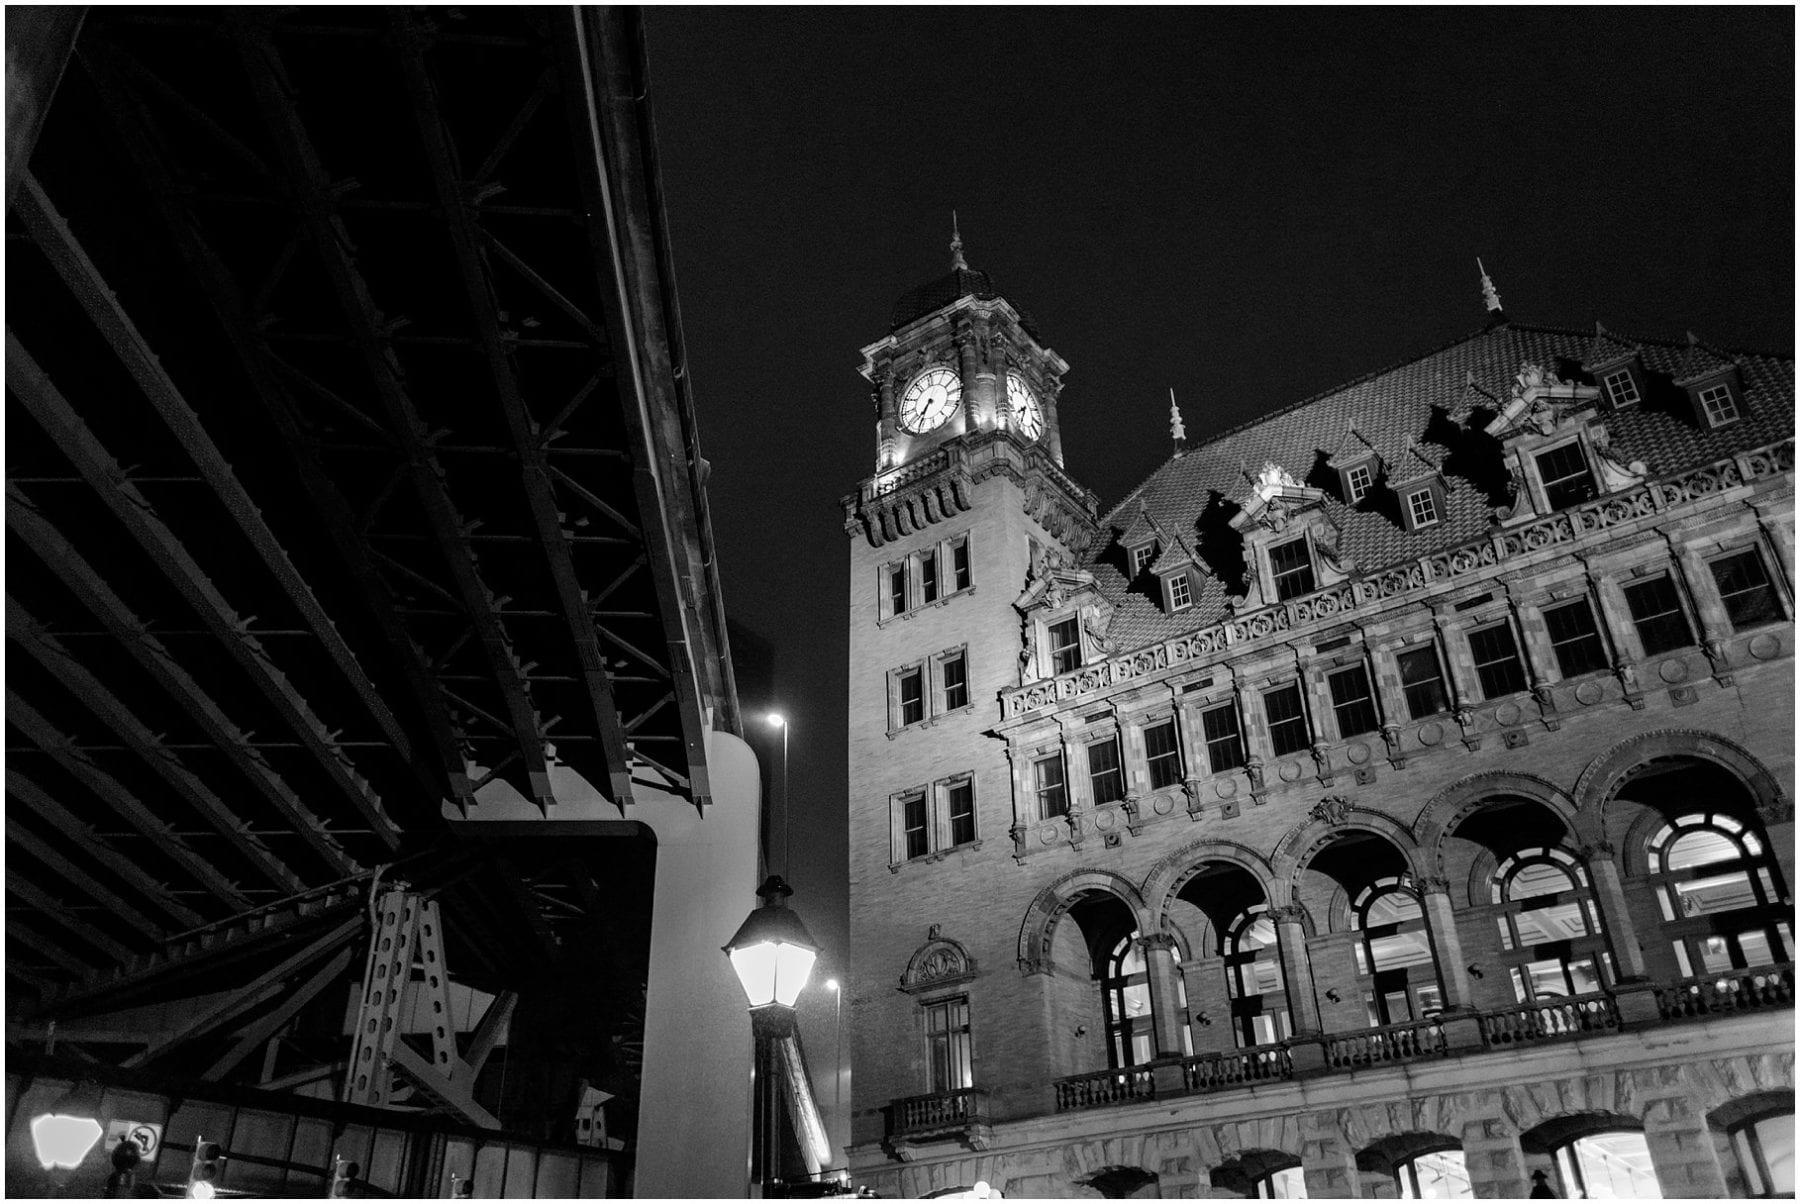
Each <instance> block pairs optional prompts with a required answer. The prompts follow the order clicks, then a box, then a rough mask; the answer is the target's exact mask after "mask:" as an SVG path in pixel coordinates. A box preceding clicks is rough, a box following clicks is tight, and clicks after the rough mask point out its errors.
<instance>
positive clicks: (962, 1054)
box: [924, 995, 975, 1094]
mask: <svg viewBox="0 0 1800 1204" xmlns="http://www.w3.org/2000/svg"><path fill="white" fill-rule="evenodd" d="M924 1011H925V1090H926V1091H928V1092H930V1093H932V1094H936V1093H938V1092H940V1091H960V1090H961V1089H962V1088H964V1087H967V1086H969V1085H970V1084H972V1083H973V1082H974V1081H975V1080H974V1075H973V1059H972V1058H971V1057H970V1056H969V997H968V996H967V995H958V996H955V997H954V998H951V999H940V1000H937V1001H935V1002H933V1003H928V1004H926V1005H925V1008H924Z"/></svg>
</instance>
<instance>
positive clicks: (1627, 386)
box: [1600, 365, 1643, 410]
mask: <svg viewBox="0 0 1800 1204" xmlns="http://www.w3.org/2000/svg"><path fill="white" fill-rule="evenodd" d="M1600 387H1601V388H1603V389H1605V390H1606V400H1607V403H1608V404H1609V405H1611V406H1612V407H1613V409H1615V410H1616V409H1618V408H1619V407H1620V406H1634V405H1636V404H1637V403H1638V402H1640V401H1642V400H1643V394H1641V393H1640V392H1638V383H1637V376H1636V374H1635V373H1633V372H1632V370H1631V367H1630V365H1624V366H1622V367H1618V368H1615V369H1613V370H1612V371H1611V372H1608V373H1606V374H1605V375H1604V376H1602V377H1601V378H1600Z"/></svg>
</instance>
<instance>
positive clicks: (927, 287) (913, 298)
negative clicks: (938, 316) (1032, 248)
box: [888, 268, 1044, 343]
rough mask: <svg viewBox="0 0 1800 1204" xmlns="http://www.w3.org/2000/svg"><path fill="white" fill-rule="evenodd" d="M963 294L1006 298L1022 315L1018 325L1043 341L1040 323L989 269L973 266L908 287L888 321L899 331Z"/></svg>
mask: <svg viewBox="0 0 1800 1204" xmlns="http://www.w3.org/2000/svg"><path fill="white" fill-rule="evenodd" d="M963 297H975V298H977V299H979V300H983V301H991V300H993V299H994V298H996V297H999V298H1000V299H1002V300H1004V301H1005V302H1006V303H1007V304H1008V305H1011V306H1012V307H1013V309H1014V310H1015V311H1016V312H1017V313H1018V315H1019V325H1021V326H1023V327H1024V328H1025V333H1026V334H1028V335H1030V336H1031V337H1032V338H1034V339H1036V340H1037V341H1038V342H1039V343H1042V342H1043V341H1044V338H1043V336H1042V335H1041V334H1039V333H1038V328H1037V323H1036V322H1034V321H1032V319H1031V315H1030V314H1028V313H1026V312H1025V311H1024V310H1023V309H1020V308H1019V305H1018V303H1017V302H1016V301H1014V300H1013V299H1012V298H1011V297H1007V296H1005V295H1004V294H1002V293H1001V292H1000V289H999V288H998V287H997V286H996V285H995V284H994V278H993V277H992V276H990V275H988V274H987V273H986V272H978V271H976V270H975V269H974V268H951V269H950V270H949V271H948V272H946V273H944V274H943V275H942V276H939V277H938V278H937V279H936V280H927V281H926V282H925V283H924V284H921V285H919V286H918V287H917V288H915V289H911V290H909V291H908V292H907V293H906V294H905V295H904V296H902V297H901V298H900V300H898V301H896V302H895V303H894V312H893V316H892V318H891V320H890V321H889V323H888V329H889V330H899V329H900V328H901V327H902V326H905V325H907V324H909V323H912V322H916V321H918V320H919V319H920V318H922V317H924V316H925V315H926V314H931V313H936V312H937V311H938V310H940V309H942V308H944V306H946V305H950V304H953V303H954V302H956V301H958V300H960V299H961V298H963Z"/></svg>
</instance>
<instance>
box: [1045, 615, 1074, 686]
mask: <svg viewBox="0 0 1800 1204" xmlns="http://www.w3.org/2000/svg"><path fill="white" fill-rule="evenodd" d="M1080 667H1081V620H1079V619H1064V620H1063V621H1062V622H1060V623H1052V624H1050V673H1051V675H1052V676H1054V675H1056V674H1058V673H1067V672H1069V671H1070V670H1071V669H1079V668H1080Z"/></svg>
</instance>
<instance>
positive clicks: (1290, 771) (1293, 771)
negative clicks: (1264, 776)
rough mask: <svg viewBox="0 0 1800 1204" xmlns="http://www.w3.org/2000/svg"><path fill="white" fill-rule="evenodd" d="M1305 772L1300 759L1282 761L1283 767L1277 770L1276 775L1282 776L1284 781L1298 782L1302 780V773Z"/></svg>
mask: <svg viewBox="0 0 1800 1204" xmlns="http://www.w3.org/2000/svg"><path fill="white" fill-rule="evenodd" d="M1304 772H1305V770H1303V769H1301V768H1300V762H1298V761H1283V762H1282V763H1281V768H1279V769H1277V770H1276V771H1275V773H1276V776H1278V777H1280V778H1281V780H1282V781H1284V782H1298V781H1299V780H1300V775H1301V774H1302V773H1304Z"/></svg>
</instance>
